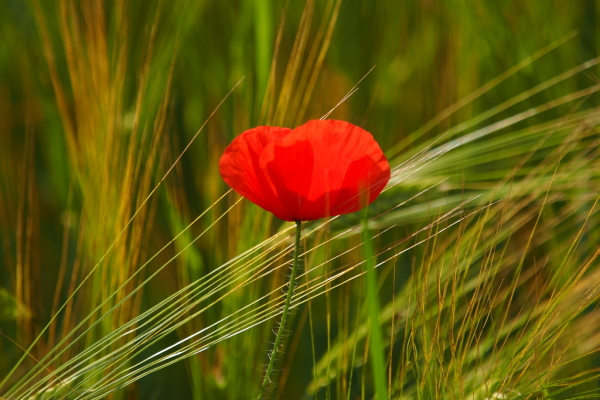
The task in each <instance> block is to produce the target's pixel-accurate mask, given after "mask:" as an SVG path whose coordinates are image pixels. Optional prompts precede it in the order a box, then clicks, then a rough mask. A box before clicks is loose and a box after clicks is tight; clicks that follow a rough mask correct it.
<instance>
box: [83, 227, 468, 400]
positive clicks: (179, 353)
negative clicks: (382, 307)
mask: <svg viewBox="0 0 600 400" xmlns="http://www.w3.org/2000/svg"><path fill="white" fill-rule="evenodd" d="M467 217H468V216H467ZM467 217H464V218H467ZM464 218H461V220H463V219H464ZM458 222H459V221H457V222H455V223H454V224H452V225H455V224H456V223H458ZM448 228H449V227H446V228H444V230H445V229H448ZM442 231H443V230H442ZM440 232H441V231H440ZM428 239H429V238H427V239H424V240H422V241H420V242H419V243H417V244H415V245H414V246H411V248H413V247H415V246H417V245H419V244H421V243H424V242H425V241H426V240H428ZM407 250H408V249H405V250H403V251H407ZM397 256H398V254H396V255H394V256H392V257H391V258H388V259H386V261H383V262H382V263H379V264H378V265H377V267H378V266H381V265H383V264H384V263H385V262H387V261H389V260H390V259H392V258H394V257H397ZM361 265H362V263H358V264H356V265H354V266H352V267H351V268H346V269H343V270H342V271H341V272H340V273H338V274H335V275H334V276H332V277H330V278H329V279H326V280H324V281H323V282H321V283H320V284H319V285H318V286H315V287H312V288H311V289H310V291H309V292H299V293H298V294H297V296H298V298H299V299H298V300H297V301H296V300H294V301H293V306H292V307H297V305H299V304H301V303H304V302H305V301H308V300H309V299H311V298H314V297H316V296H319V295H320V294H322V293H320V292H318V291H319V290H320V289H321V288H324V287H326V284H327V283H328V282H331V281H333V280H335V279H337V278H339V277H341V276H343V275H344V274H347V273H348V272H350V271H351V270H354V269H356V268H358V267H360V266H361ZM315 268H317V267H315ZM363 273H364V272H363ZM359 276H362V273H361V274H358V275H356V276H354V277H351V278H350V279H348V280H346V281H344V282H342V283H340V284H338V285H335V286H334V287H333V288H335V287H339V286H341V285H343V284H345V283H347V282H349V281H350V280H353V279H355V278H357V277H359ZM303 286H304V285H301V287H303ZM280 289H281V288H279V289H276V290H280ZM311 293H312V295H311V296H308V295H309V294H311ZM269 295H270V294H267V295H265V296H263V298H265V297H268V296H269ZM282 297H283V295H281V296H280V297H279V299H281V298H282ZM302 297H306V298H305V299H304V300H300V298H302ZM281 301H282V300H281ZM280 307H281V303H277V304H276V305H273V306H271V307H270V308H271V311H268V310H267V311H265V312H270V313H271V314H270V315H267V316H266V317H262V316H260V317H261V318H262V319H261V320H260V321H253V322H252V323H251V324H249V326H248V325H246V326H242V327H240V326H239V324H238V325H237V327H234V328H233V329H232V330H228V331H227V332H224V333H223V336H222V337H221V338H218V339H216V341H213V342H209V343H207V344H204V345H202V344H201V343H202V341H203V340H206V339H209V338H210V337H212V336H215V335H217V333H218V332H215V333H213V334H210V335H208V336H207V337H205V338H203V339H200V340H198V341H196V342H194V343H192V344H190V345H187V346H186V347H185V348H183V349H180V350H179V351H177V352H176V353H173V354H172V355H167V356H165V357H163V358H162V359H161V360H157V362H161V361H164V360H169V359H171V360H170V361H168V362H167V364H166V365H170V364H171V363H173V362H176V361H178V360H181V359H184V358H186V357H189V356H190V355H192V354H195V353H197V352H199V351H203V350H205V349H206V348H208V347H210V346H212V345H214V344H216V343H218V342H220V341H222V340H224V339H226V338H228V337H231V336H233V335H236V334H239V333H240V332H243V331H245V330H247V329H248V328H250V327H251V326H254V325H256V324H258V323H262V322H264V321H266V320H268V319H270V318H272V317H273V316H274V315H277V314H278V313H280V312H281V308H280ZM244 308H247V306H246V307H244ZM273 312H274V313H275V314H273ZM247 314H250V315H251V317H254V318H253V319H254V320H255V319H256V318H255V317H256V315H257V314H256V312H252V311H249V312H248V313H247ZM213 325H216V323H215V324H213ZM182 342H183V341H180V342H178V343H182ZM198 346H201V347H200V348H198ZM169 347H170V348H172V347H174V346H169ZM186 349H187V350H186ZM163 352H164V350H163V351H161V352H159V353H157V354H155V355H153V356H151V357H149V358H147V359H146V360H145V361H142V362H140V363H138V365H143V364H145V362H146V361H147V360H149V359H150V358H152V357H154V356H156V355H158V354H160V353H163ZM186 352H187V353H186ZM182 353H183V354H182ZM173 355H177V356H178V357H177V359H175V360H173V359H172V357H173ZM155 364H156V362H151V363H150V364H146V365H143V367H142V368H141V369H142V370H143V369H147V368H149V367H151V366H152V365H155ZM166 365H162V366H158V367H155V368H153V369H152V370H153V371H154V370H156V369H160V368H163V367H164V366H166ZM134 367H135V366H132V367H129V368H127V370H131V369H132V368H134ZM124 372H125V371H124ZM132 373H134V372H132ZM132 373H129V374H127V375H126V376H130V375H131V374H132ZM148 373H149V372H148ZM144 375H146V372H144V373H142V375H138V376H136V377H135V378H132V380H130V381H128V382H127V383H125V384H124V385H127V384H129V383H131V382H133V381H135V380H137V379H139V378H140V377H141V376H144ZM126 376H125V377H126ZM120 386H121V385H119V387H120ZM92 393H94V395H97V396H99V397H101V395H102V394H101V393H104V392H102V390H101V389H100V388H99V389H95V390H94V391H93V392H92ZM105 394H106V393H105ZM99 397H98V398H99Z"/></svg>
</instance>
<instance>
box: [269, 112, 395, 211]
mask: <svg viewBox="0 0 600 400" xmlns="http://www.w3.org/2000/svg"><path fill="white" fill-rule="evenodd" d="M260 167H261V168H262V169H263V170H264V171H265V176H266V177H267V178H268V179H269V183H270V186H271V188H272V189H273V191H274V192H275V193H276V196H277V197H278V199H279V202H280V203H281V204H283V205H284V206H285V208H286V209H287V210H288V211H289V214H290V218H285V219H287V220H314V219H319V218H323V217H325V216H333V215H341V214H347V213H351V212H355V211H357V210H359V209H361V208H362V207H364V206H365V205H366V204H370V203H372V202H373V201H374V200H375V199H376V198H377V196H378V195H379V193H380V192H381V190H383V188H384V187H385V185H386V184H387V182H388V180H389V177H390V167H389V164H388V162H387V159H386V158H385V156H384V154H383V152H382V151H381V148H380V147H379V145H378V144H377V142H376V141H375V139H373V136H371V134H370V133H368V132H367V131H365V130H364V129H361V128H359V127H357V126H355V125H352V124H350V123H348V122H345V121H336V120H325V121H321V120H315V121H310V122H308V123H306V124H304V125H302V126H299V127H298V128H296V129H294V131H293V132H292V133H291V134H289V135H285V136H280V137H278V138H276V139H274V140H273V141H272V142H271V143H269V144H267V146H266V147H265V149H264V150H263V153H262V154H261V157H260ZM280 218H281V217H280Z"/></svg>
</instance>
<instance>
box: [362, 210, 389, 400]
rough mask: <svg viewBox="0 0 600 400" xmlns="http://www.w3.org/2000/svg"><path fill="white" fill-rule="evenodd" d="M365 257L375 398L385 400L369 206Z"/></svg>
mask: <svg viewBox="0 0 600 400" xmlns="http://www.w3.org/2000/svg"><path fill="white" fill-rule="evenodd" d="M362 240H363V257H364V259H365V270H366V274H365V284H366V291H365V292H366V297H367V314H368V316H369V323H370V326H371V335H370V343H369V350H370V352H371V360H370V361H371V369H372V371H373V381H374V383H375V399H376V400H385V399H387V398H388V396H387V394H388V393H387V385H386V381H385V376H386V373H385V358H384V355H383V354H384V353H383V333H382V331H381V325H380V324H379V315H380V311H379V294H378V293H377V275H376V273H375V255H374V253H375V251H374V249H373V241H372V238H371V235H370V234H369V215H368V207H367V209H365V214H364V220H363V232H362Z"/></svg>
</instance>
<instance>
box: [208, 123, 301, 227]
mask: <svg viewBox="0 0 600 400" xmlns="http://www.w3.org/2000/svg"><path fill="white" fill-rule="evenodd" d="M291 132H292V130H291V129H289V128H278V127H270V126H259V127H256V128H253V129H249V130H247V131H245V132H243V133H242V134H240V135H239V136H238V137H236V138H235V139H234V140H233V142H231V144H230V145H229V146H227V148H226V149H225V152H224V153H223V155H222V156H221V159H220V160H219V171H220V173H221V176H222V177H223V180H224V181H225V182H226V183H227V184H228V185H229V186H231V187H232V188H233V190H235V191H236V192H238V193H239V194H241V195H242V196H244V197H245V198H247V199H248V200H250V201H252V202H253V203H255V204H257V205H259V206H260V207H262V208H264V209H265V210H267V211H270V212H272V213H273V214H275V215H276V216H278V217H280V216H287V215H286V212H285V208H284V207H283V205H282V204H281V203H280V202H279V201H278V199H277V197H276V196H275V193H274V192H273V190H272V189H271V188H270V186H269V184H268V179H267V178H266V177H265V176H264V172H263V171H262V170H261V169H260V167H259V158H260V154H261V153H262V152H263V150H264V148H265V146H266V145H268V144H269V143H270V142H272V141H273V140H275V139H276V138H279V137H284V136H286V135H288V134H290V133H291ZM280 218H281V217H280Z"/></svg>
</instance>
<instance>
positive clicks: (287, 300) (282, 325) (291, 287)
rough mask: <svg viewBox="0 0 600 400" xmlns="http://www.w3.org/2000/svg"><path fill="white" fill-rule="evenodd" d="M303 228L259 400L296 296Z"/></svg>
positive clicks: (267, 383) (299, 228) (298, 227)
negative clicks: (293, 296) (293, 297)
mask: <svg viewBox="0 0 600 400" xmlns="http://www.w3.org/2000/svg"><path fill="white" fill-rule="evenodd" d="M301 226H302V221H296V242H295V245H294V262H293V264H292V275H291V276H290V284H289V288H288V292H287V296H286V298H285V304H284V306H283V313H282V314H281V323H280V324H279V329H278V330H277V337H276V338H275V343H274V344H273V350H272V351H271V355H270V357H269V365H268V366H267V371H266V373H265V377H264V379H263V382H262V385H261V386H260V391H259V392H258V397H257V400H262V399H263V396H264V394H265V390H266V389H267V386H268V385H269V383H271V373H272V372H273V367H274V366H275V360H276V359H277V352H278V351H279V346H280V345H281V339H282V337H283V330H284V329H285V323H286V321H287V317H288V313H289V311H290V303H291V302H292V295H293V294H294V288H295V287H296V270H297V269H298V253H299V252H300V231H301Z"/></svg>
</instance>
